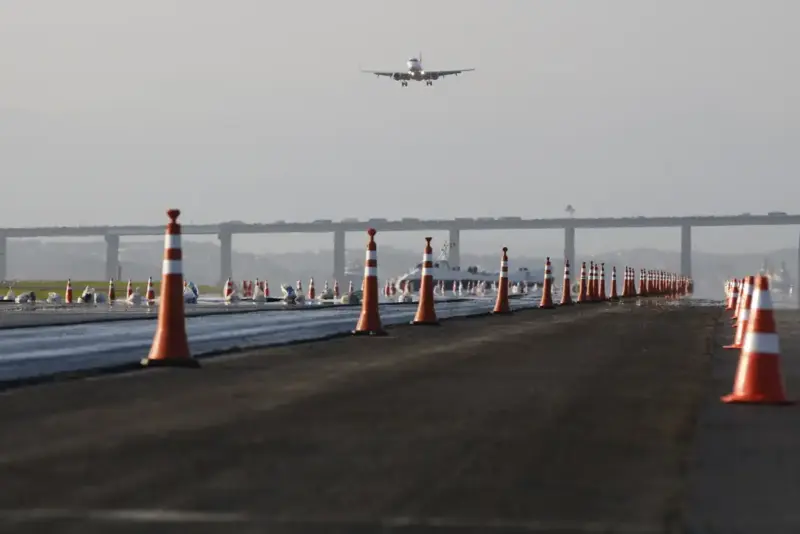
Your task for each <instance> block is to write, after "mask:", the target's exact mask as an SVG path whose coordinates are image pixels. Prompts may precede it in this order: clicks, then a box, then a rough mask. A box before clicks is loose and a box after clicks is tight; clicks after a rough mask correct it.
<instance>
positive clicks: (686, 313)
mask: <svg viewBox="0 0 800 534" xmlns="http://www.w3.org/2000/svg"><path fill="white" fill-rule="evenodd" d="M324 313H326V312H322V313H320V315H322V314H324ZM720 316H721V311H720V309H719V308H717V307H710V306H689V305H688V304H681V305H676V304H674V303H673V304H669V305H667V304H666V303H664V302H663V301H652V300H648V301H642V302H640V303H639V304H638V305H637V304H636V303H629V304H610V303H609V304H596V305H584V306H575V307H567V308H560V309H556V310H548V311H545V310H528V311H520V312H517V313H515V314H513V315H511V316H482V317H475V318H456V319H452V320H449V321H445V322H443V324H442V326H441V327H438V328H430V327H412V326H395V327H391V328H390V336H388V337H382V338H364V337H350V336H348V337H343V338H337V339H333V340H328V341H323V342H311V343H306V344H300V345H294V346H284V347H276V348H266V349H258V350H253V351H246V352H243V353H240V354H236V355H232V356H221V357H218V358H212V359H208V360H207V361H205V362H204V364H203V368H202V369H199V370H187V369H148V370H140V371H136V372H132V373H124V374H118V375H109V376H100V377H95V378H92V379H84V380H72V381H66V382H60V383H54V384H45V385H39V386H33V387H26V388H20V389H13V390H8V391H6V392H4V393H3V394H2V395H0V418H1V419H2V420H3V421H4V439H3V440H2V442H0V477H1V478H2V480H3V481H4V485H5V487H7V488H12V490H11V491H6V492H2V493H0V531H2V532H41V531H42V530H47V529H50V531H54V530H56V529H57V531H58V532H65V533H71V532H74V533H78V532H80V533H82V534H87V533H93V532H98V533H100V532H102V533H115V532H140V531H147V532H155V533H173V532H175V533H178V532H186V531H187V530H191V531H192V532H204V533H216V532H220V533H222V532H225V533H228V532H237V533H245V534H246V533H255V532H278V533H284V532H292V533H296V532H310V533H316V532H325V533H338V532H342V533H344V532H347V533H361V532H364V533H366V532H370V533H371V532H379V531H402V532H435V533H439V532H490V533H512V532H513V533H517V532H526V533H530V532H559V533H595V532H623V533H651V532H653V533H655V532H681V530H680V528H681V525H682V517H683V509H684V506H683V502H684V498H683V496H684V494H685V491H686V487H685V486H686V472H685V465H686V464H687V461H688V457H689V453H690V448H691V442H692V438H693V433H694V431H693V429H694V428H695V421H696V419H697V413H698V411H699V409H700V406H701V405H702V404H703V402H704V398H705V395H706V386H707V383H708V377H709V376H710V371H711V365H712V361H711V357H710V355H709V354H710V352H709V350H710V349H711V348H712V346H713V344H714V343H715V342H716V341H715V339H716V337H715V336H717V331H718V330H719V324H720V321H719V319H720Z"/></svg>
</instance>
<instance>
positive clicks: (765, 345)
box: [742, 332, 781, 354]
mask: <svg viewBox="0 0 800 534" xmlns="http://www.w3.org/2000/svg"><path fill="white" fill-rule="evenodd" d="M742 352H744V353H748V352H752V353H757V354H780V353H781V344H780V340H779V339H778V334H762V333H751V332H748V333H747V334H745V336H744V343H743V344H742Z"/></svg>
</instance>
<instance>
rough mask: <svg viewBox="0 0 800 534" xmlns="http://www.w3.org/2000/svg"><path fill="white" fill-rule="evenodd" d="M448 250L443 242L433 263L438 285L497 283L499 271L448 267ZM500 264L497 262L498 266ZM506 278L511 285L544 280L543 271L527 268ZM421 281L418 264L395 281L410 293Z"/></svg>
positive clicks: (447, 245)
mask: <svg viewBox="0 0 800 534" xmlns="http://www.w3.org/2000/svg"><path fill="white" fill-rule="evenodd" d="M449 250H450V245H449V243H447V242H445V244H444V246H442V250H441V252H440V253H439V258H438V259H436V260H434V262H433V268H432V271H433V273H432V274H433V279H434V280H435V281H436V282H437V283H438V282H439V281H440V280H443V281H444V286H445V288H447V290H449V289H450V288H451V287H452V286H453V282H456V283H459V282H463V283H464V285H466V284H467V283H468V282H487V283H489V284H491V283H493V282H495V283H496V282H497V281H498V279H499V277H500V272H499V271H494V272H490V271H484V270H482V269H480V268H479V267H477V266H469V267H467V268H466V270H462V269H461V267H459V266H457V265H450V261H449V259H448V252H449ZM499 263H500V262H499V261H498V264H499ZM508 278H509V280H510V281H511V283H512V284H519V283H521V282H527V283H528V285H530V286H532V285H534V284H541V283H542V280H544V269H541V270H539V271H536V272H533V271H530V270H529V269H528V268H527V267H520V268H519V269H517V270H516V271H512V270H509V271H508ZM421 279H422V263H418V264H417V265H416V267H414V268H413V269H411V270H410V271H408V272H407V273H406V274H404V275H402V276H401V277H400V278H398V279H397V284H398V286H400V287H403V286H402V284H403V282H404V281H405V282H407V283H408V284H409V285H410V288H411V291H419V286H420V280H421Z"/></svg>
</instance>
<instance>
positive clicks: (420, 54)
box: [419, 51, 422, 64]
mask: <svg viewBox="0 0 800 534" xmlns="http://www.w3.org/2000/svg"><path fill="white" fill-rule="evenodd" d="M419 62H420V64H422V51H420V53H419Z"/></svg>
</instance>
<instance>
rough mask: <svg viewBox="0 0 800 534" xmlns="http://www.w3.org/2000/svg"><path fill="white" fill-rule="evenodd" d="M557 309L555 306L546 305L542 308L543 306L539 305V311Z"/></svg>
mask: <svg viewBox="0 0 800 534" xmlns="http://www.w3.org/2000/svg"><path fill="white" fill-rule="evenodd" d="M555 307H556V305H555V304H545V305H544V306H542V305H541V304H539V309H540V310H554V309H555Z"/></svg>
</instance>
